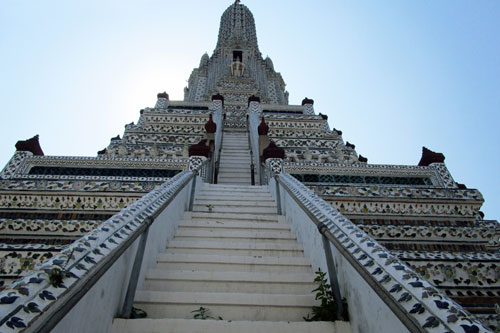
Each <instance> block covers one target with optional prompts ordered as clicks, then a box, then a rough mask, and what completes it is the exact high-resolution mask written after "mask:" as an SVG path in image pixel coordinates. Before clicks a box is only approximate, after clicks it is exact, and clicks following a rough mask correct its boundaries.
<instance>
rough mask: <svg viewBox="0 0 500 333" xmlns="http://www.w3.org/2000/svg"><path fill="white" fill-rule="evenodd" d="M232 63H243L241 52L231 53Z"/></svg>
mask: <svg viewBox="0 0 500 333" xmlns="http://www.w3.org/2000/svg"><path fill="white" fill-rule="evenodd" d="M233 61H239V62H243V51H233Z"/></svg>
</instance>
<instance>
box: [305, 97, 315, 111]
mask: <svg viewBox="0 0 500 333" xmlns="http://www.w3.org/2000/svg"><path fill="white" fill-rule="evenodd" d="M313 105H314V100H312V99H309V98H307V97H306V98H304V99H303V100H302V106H303V107H304V114H307V115H314V106H313Z"/></svg>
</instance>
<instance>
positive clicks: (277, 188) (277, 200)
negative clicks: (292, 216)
mask: <svg viewBox="0 0 500 333" xmlns="http://www.w3.org/2000/svg"><path fill="white" fill-rule="evenodd" d="M274 182H275V183H276V204H277V206H278V215H282V212H281V195H280V183H279V181H278V175H274Z"/></svg>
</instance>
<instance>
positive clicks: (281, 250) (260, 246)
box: [166, 238, 303, 257]
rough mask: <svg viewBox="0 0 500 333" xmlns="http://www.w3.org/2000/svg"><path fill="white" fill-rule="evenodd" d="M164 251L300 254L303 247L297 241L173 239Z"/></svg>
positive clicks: (252, 254)
mask: <svg viewBox="0 0 500 333" xmlns="http://www.w3.org/2000/svg"><path fill="white" fill-rule="evenodd" d="M166 253H201V254H225V255H240V256H241V255H243V256H250V255H251V256H259V255H260V256H287V257H293V256H302V255H303V248H302V246H301V245H299V244H298V243H297V242H294V243H283V244H282V243H277V242H271V243H270V242H262V243H257V242H252V241H244V240H241V241H221V240H216V241H209V240H202V241H191V240H177V239H175V238H174V239H173V240H171V241H170V242H169V243H168V244H167V250H166Z"/></svg>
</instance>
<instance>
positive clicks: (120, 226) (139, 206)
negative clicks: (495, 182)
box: [0, 170, 198, 332]
mask: <svg viewBox="0 0 500 333" xmlns="http://www.w3.org/2000/svg"><path fill="white" fill-rule="evenodd" d="M197 174H198V171H197V170H195V171H184V172H181V173H179V174H177V175H176V176H174V177H172V178H171V179H169V180H167V181H166V182H165V183H163V184H162V185H160V186H159V187H158V188H156V189H154V190H152V191H151V192H149V193H148V194H146V195H144V196H143V197H142V198H140V199H139V200H137V201H136V202H134V203H133V204H131V205H130V206H128V207H126V208H124V209H122V210H121V211H120V212H119V213H117V214H115V215H113V216H112V217H111V218H109V219H108V220H106V221H105V222H103V223H102V224H100V225H99V226H98V227H97V228H95V229H93V230H92V231H91V232H90V233H88V234H87V235H85V236H83V237H81V238H80V239H78V240H76V241H75V242H73V243H72V244H70V245H69V246H67V247H66V248H65V249H63V250H62V251H61V252H60V253H58V254H56V255H55V256H54V257H52V258H51V259H49V260H47V261H45V262H43V263H41V264H40V265H38V266H37V267H36V268H35V269H34V270H33V271H31V272H29V273H28V274H27V275H25V276H24V277H22V278H20V279H18V280H17V281H15V282H14V283H12V284H11V286H10V289H7V290H4V291H2V292H0V330H1V331H3V330H2V327H4V328H5V327H9V328H12V327H16V328H20V327H22V328H24V327H27V326H28V325H29V327H27V328H26V331H33V332H49V331H50V330H51V329H52V328H54V327H55V326H56V325H57V323H58V322H59V321H60V320H61V319H62V318H63V317H64V316H65V315H66V314H68V312H69V311H70V310H71V309H72V308H73V307H74V306H75V305H76V304H77V303H78V302H79V300H80V299H82V298H83V297H84V296H85V295H86V294H87V292H88V291H89V289H90V288H91V287H92V286H93V285H94V284H95V283H96V282H98V281H99V279H100V278H101V277H102V276H103V275H104V274H105V273H106V272H107V271H108V270H109V269H110V267H111V266H112V265H113V264H114V263H115V262H116V261H117V260H118V259H119V258H120V256H121V255H123V253H124V252H125V251H126V250H128V249H129V247H130V246H131V245H132V244H134V242H135V241H136V240H137V238H139V237H141V236H143V235H145V234H146V235H147V231H148V230H149V227H150V226H151V225H152V224H153V223H154V222H155V219H156V218H157V217H158V216H159V215H160V214H161V213H162V212H163V210H164V209H166V208H167V206H168V205H169V204H170V203H171V202H172V201H173V200H174V199H175V198H176V196H177V195H178V194H179V193H180V192H181V191H182V190H183V189H184V188H185V187H186V186H187V185H188V184H189V183H193V185H192V191H194V186H195V183H196V182H195V181H194V180H196V178H197ZM192 180H193V181H192ZM192 197H193V196H192V195H191V200H192ZM144 243H145V242H144ZM139 247H140V245H139ZM142 250H144V249H142ZM139 252H140V250H138V251H137V253H136V260H135V261H136V262H137V261H138V260H137V256H139V255H142V254H141V253H139ZM134 268H135V266H134ZM139 268H140V267H139ZM54 269H59V270H62V271H63V272H64V273H65V274H64V275H63V276H61V279H60V281H59V282H57V283H56V284H54V281H53V280H52V281H51V276H52V277H53V276H54ZM132 273H134V272H133V270H132ZM129 287H130V286H129ZM133 294H135V290H134V292H133ZM132 298H133V295H132ZM40 299H41V300H42V301H40ZM37 302H38V303H37ZM83 317H84V316H83ZM5 325H6V326H5Z"/></svg>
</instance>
